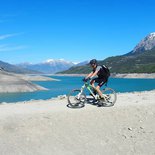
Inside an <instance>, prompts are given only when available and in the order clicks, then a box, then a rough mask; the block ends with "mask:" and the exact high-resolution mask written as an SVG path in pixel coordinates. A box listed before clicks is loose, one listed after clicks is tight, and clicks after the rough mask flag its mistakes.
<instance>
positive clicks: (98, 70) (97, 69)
mask: <svg viewBox="0 0 155 155" xmlns="http://www.w3.org/2000/svg"><path fill="white" fill-rule="evenodd" d="M89 64H90V65H91V67H92V72H91V73H89V74H88V75H87V76H86V77H85V78H84V81H88V80H89V79H90V80H91V81H90V84H91V85H92V86H93V88H94V89H95V90H96V91H97V93H98V94H99V96H100V98H104V97H103V95H102V92H101V90H100V88H101V87H102V86H103V84H105V83H106V82H107V78H108V77H107V76H106V72H105V69H104V68H103V67H102V66H99V65H98V64H97V60H96V59H92V60H91V61H90V62H89ZM95 76H98V77H96V78H93V77H95ZM94 83H98V85H97V86H95V84H94Z"/></svg>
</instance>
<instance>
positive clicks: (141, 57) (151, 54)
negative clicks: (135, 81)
mask: <svg viewBox="0 0 155 155" xmlns="http://www.w3.org/2000/svg"><path fill="white" fill-rule="evenodd" d="M99 64H101V65H102V64H104V65H107V66H108V67H109V68H110V71H111V73H155V48H154V49H152V50H149V51H144V52H139V53H135V54H128V55H122V56H115V57H109V58H107V59H105V60H103V61H100V62H99ZM90 71H91V68H90V66H89V65H85V66H78V67H71V68H70V69H69V70H67V71H64V72H61V74H86V73H89V72H90Z"/></svg>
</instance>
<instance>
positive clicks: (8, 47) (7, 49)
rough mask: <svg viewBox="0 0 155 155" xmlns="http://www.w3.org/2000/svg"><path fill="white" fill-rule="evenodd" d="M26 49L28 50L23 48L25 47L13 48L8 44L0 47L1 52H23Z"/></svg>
mask: <svg viewBox="0 0 155 155" xmlns="http://www.w3.org/2000/svg"><path fill="white" fill-rule="evenodd" d="M25 48H27V47H26V46H23V45H18V46H12V45H8V44H4V45H0V52H5V51H15V50H22V49H25Z"/></svg>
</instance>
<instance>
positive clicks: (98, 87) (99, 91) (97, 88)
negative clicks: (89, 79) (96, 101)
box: [96, 86, 103, 98]
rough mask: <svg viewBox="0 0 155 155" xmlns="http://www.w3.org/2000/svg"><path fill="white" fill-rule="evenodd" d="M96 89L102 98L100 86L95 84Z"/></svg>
mask: <svg viewBox="0 0 155 155" xmlns="http://www.w3.org/2000/svg"><path fill="white" fill-rule="evenodd" d="M96 90H97V92H98V94H99V95H100V97H101V98H103V94H102V92H101V90H100V86H96Z"/></svg>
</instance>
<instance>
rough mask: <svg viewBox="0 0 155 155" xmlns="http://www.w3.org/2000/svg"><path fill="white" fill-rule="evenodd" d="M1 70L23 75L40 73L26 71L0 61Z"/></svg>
mask: <svg viewBox="0 0 155 155" xmlns="http://www.w3.org/2000/svg"><path fill="white" fill-rule="evenodd" d="M0 69H1V70H4V71H7V72H13V73H21V74H37V73H40V72H38V71H33V70H30V69H24V68H22V67H20V66H15V65H11V64H9V63H7V62H3V61H0Z"/></svg>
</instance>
